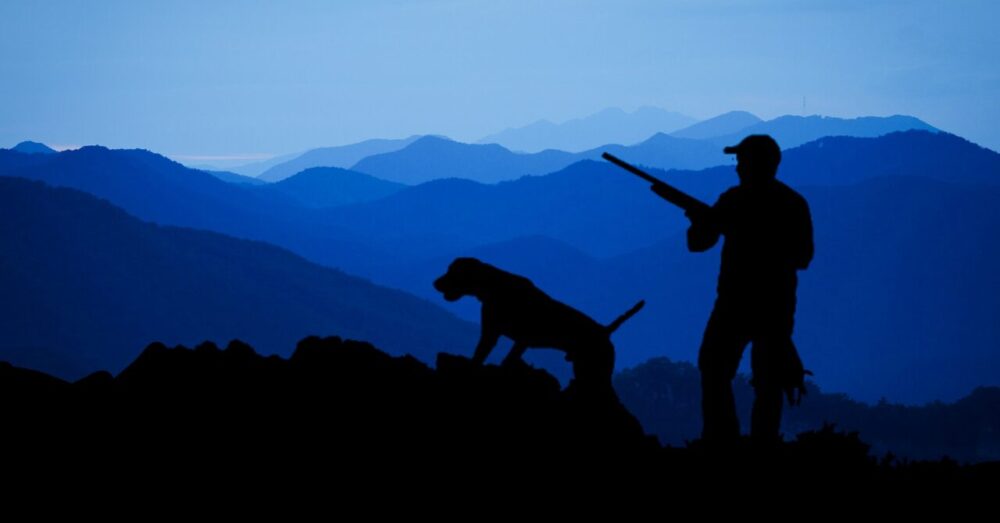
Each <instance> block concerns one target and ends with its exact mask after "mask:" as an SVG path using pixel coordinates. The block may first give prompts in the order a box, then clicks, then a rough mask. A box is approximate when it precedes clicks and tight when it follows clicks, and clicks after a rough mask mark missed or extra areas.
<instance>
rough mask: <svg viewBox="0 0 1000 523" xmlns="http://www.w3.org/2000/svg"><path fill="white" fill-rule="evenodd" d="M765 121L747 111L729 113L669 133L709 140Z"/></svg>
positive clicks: (679, 136)
mask: <svg viewBox="0 0 1000 523" xmlns="http://www.w3.org/2000/svg"><path fill="white" fill-rule="evenodd" d="M762 121H763V120H761V119H760V118H758V117H757V116H756V115H754V114H751V113H748V112H746V111H730V112H728V113H723V114H720V115H719V116H714V117H712V118H709V119H708V120H702V121H700V122H698V123H696V124H693V125H690V126H688V127H685V128H683V129H681V130H679V131H674V132H672V133H669V134H670V136H673V137H676V138H690V139H693V140H707V139H709V138H716V137H719V136H728V135H731V134H733V133H737V132H740V131H742V130H743V129H746V128H747V127H750V126H751V125H754V124H758V123H761V122H762Z"/></svg>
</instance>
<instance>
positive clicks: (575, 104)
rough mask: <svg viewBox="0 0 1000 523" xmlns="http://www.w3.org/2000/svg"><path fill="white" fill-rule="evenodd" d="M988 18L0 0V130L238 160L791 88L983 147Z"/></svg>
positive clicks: (942, 9)
mask: <svg viewBox="0 0 1000 523" xmlns="http://www.w3.org/2000/svg"><path fill="white" fill-rule="evenodd" d="M998 15H1000V2H995V1H980V0H939V1H929V0H913V1H897V0H867V1H862V0H830V1H827V0H813V1H805V0H803V1H790V0H750V1H739V0H714V1H713V0H672V1H671V0H660V1H616V2H589V1H579V0H578V1H559V0H554V1H546V2H540V1H536V2H528V1H518V0H515V1H498V0H493V1H468V0H465V1H446V0H441V1H414V0H410V1H379V0H368V1H364V2H361V1H358V2H334V1H328V2H311V1H301V2H296V1H284V2H251V1H242V2H211V1H202V2H185V1H181V0H175V1H169V2H159V3H157V4H156V5H152V3H150V2H116V1H93V2H82V1H81V2H58V1H46V2H40V1H33V2H22V1H19V0H5V1H4V2H2V3H0V78H2V79H3V80H2V82H0V99H2V102H0V146H5V147H9V146H12V145H13V144H15V143H17V142H18V141H21V140H24V139H34V140H39V141H44V142H46V143H50V144H54V145H63V146H66V145H81V144H90V143H100V144H104V145H108V146H111V147H142V148H148V149H152V150H155V151H157V152H161V153H165V154H168V155H172V156H174V157H185V158H186V159H188V160H189V161H191V159H192V158H197V157H200V156H204V157H206V158H208V157H221V158H224V157H231V158H246V159H248V160H249V159H254V158H263V157H267V156H269V155H273V154H279V153H288V152H294V151H300V150H304V149H307V148H310V147H317V146H326V145H336V144H343V143H349V142H354V141H358V140H362V139H365V138H372V137H389V138H391V137H403V136H407V135H410V134H415V133H436V134H445V135H448V136H451V137H453V138H456V139H461V140H474V139H477V138H480V137H482V136H483V135H486V134H490V133H492V132H495V131H498V130H501V129H503V128H506V127H511V126H520V125H525V124H527V123H530V122H532V121H535V120H538V119H542V118H545V119H549V120H553V121H562V120H566V119H570V118H574V117H580V116H584V115H587V114H590V113H593V112H596V111H598V110H600V109H603V108H606V107H622V108H625V109H627V110H631V109H634V108H636V107H638V106H642V105H652V106H658V107H663V108H666V109H670V110H675V111H679V112H682V113H685V114H689V115H691V116H694V117H710V116H714V115H716V114H719V113H722V112H725V111H728V110H733V109H743V110H748V111H751V112H754V113H756V114H757V115H759V116H761V117H764V118H770V117H775V116H779V115H782V114H802V113H803V100H805V113H807V114H825V115H833V116H847V117H850V116H860V115H888V114H911V115H914V116H917V117H920V118H922V119H924V120H926V121H928V122H929V123H931V124H933V125H936V126H938V127H940V128H943V129H945V130H948V131H951V132H954V133H956V134H959V135H961V136H964V137H966V138H969V139H971V140H973V141H975V142H977V143H980V144H982V145H984V146H987V147H990V148H992V149H994V150H1000V126H998V125H997V122H998V120H1000V103H997V95H998V94H1000V67H997V65H998V64H997V56H998V51H1000V31H996V30H995V27H996V24H997V21H998V18H1000V17H998ZM194 163H197V161H194Z"/></svg>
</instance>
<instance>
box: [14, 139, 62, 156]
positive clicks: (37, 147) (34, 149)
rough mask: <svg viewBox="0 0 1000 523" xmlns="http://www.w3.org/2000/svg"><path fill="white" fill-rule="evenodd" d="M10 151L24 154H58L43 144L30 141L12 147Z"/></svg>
mask: <svg viewBox="0 0 1000 523" xmlns="http://www.w3.org/2000/svg"><path fill="white" fill-rule="evenodd" d="M11 150H12V151H17V152H19V153H24V154H56V153H57V152H59V151H56V150H55V149H53V148H51V147H49V146H48V145H45V144H44V143H39V142H32V141H23V142H21V143H19V144H17V145H15V146H14V147H12V148H11Z"/></svg>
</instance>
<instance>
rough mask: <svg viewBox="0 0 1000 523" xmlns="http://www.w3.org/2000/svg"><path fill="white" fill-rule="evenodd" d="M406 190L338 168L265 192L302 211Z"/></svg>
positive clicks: (290, 179) (300, 176) (319, 169)
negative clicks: (280, 196)
mask: <svg viewBox="0 0 1000 523" xmlns="http://www.w3.org/2000/svg"><path fill="white" fill-rule="evenodd" d="M405 187H406V186H405V185H403V184H400V183H394V182H389V181H386V180H380V179H378V178H375V177H373V176H369V175H367V174H362V173H359V172H356V171H350V170H347V169H339V168H337V167H313V168H310V169H306V170H304V171H302V172H300V173H298V174H295V175H293V176H289V177H288V178H285V179H283V180H281V181H279V182H276V183H273V184H271V185H269V186H268V187H266V188H264V189H263V190H265V191H275V192H278V193H281V194H283V195H286V196H288V197H290V198H292V199H293V200H295V202H297V203H298V204H301V205H303V206H305V207H314V208H322V207H336V206H339V205H347V204H352V203H365V202H370V201H373V200H379V199H382V198H385V197H387V196H391V195H393V194H396V193H397V192H399V191H401V190H403V189H404V188H405Z"/></svg>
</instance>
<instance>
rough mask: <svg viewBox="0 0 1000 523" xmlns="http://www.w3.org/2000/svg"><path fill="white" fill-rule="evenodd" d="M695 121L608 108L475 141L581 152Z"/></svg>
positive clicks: (641, 110) (532, 149)
mask: <svg viewBox="0 0 1000 523" xmlns="http://www.w3.org/2000/svg"><path fill="white" fill-rule="evenodd" d="M695 121H696V120H695V119H694V118H691V117H690V116H685V115H683V114H680V113H676V112H672V111H667V110H664V109H659V108H656V107H640V108H638V109H636V110H635V111H633V112H631V113H627V112H625V111H623V110H621V109H618V108H610V109H605V110H603V111H600V112H598V113H595V114H592V115H590V116H587V117H584V118H577V119H574V120H569V121H566V122H563V123H561V124H555V123H552V122H549V121H546V120H539V121H537V122H535V123H533V124H530V125H527V126H524V127H519V128H515V129H506V130H504V131H501V132H499V133H496V134H491V135H489V136H486V137H483V138H481V139H480V140H478V141H477V142H476V143H480V144H490V143H495V144H499V145H502V146H504V147H506V148H508V149H510V150H512V151H519V152H527V153H534V152H540V151H543V150H545V149H558V150H562V151H568V152H580V151H584V150H587V149H592V148H594V147H598V146H601V145H604V144H609V143H618V144H633V143H636V142H639V141H641V140H645V139H646V138H648V137H650V136H652V135H653V134H656V133H669V132H672V131H676V130H678V129H681V128H683V127H686V126H688V125H691V124H693V123H695Z"/></svg>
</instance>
